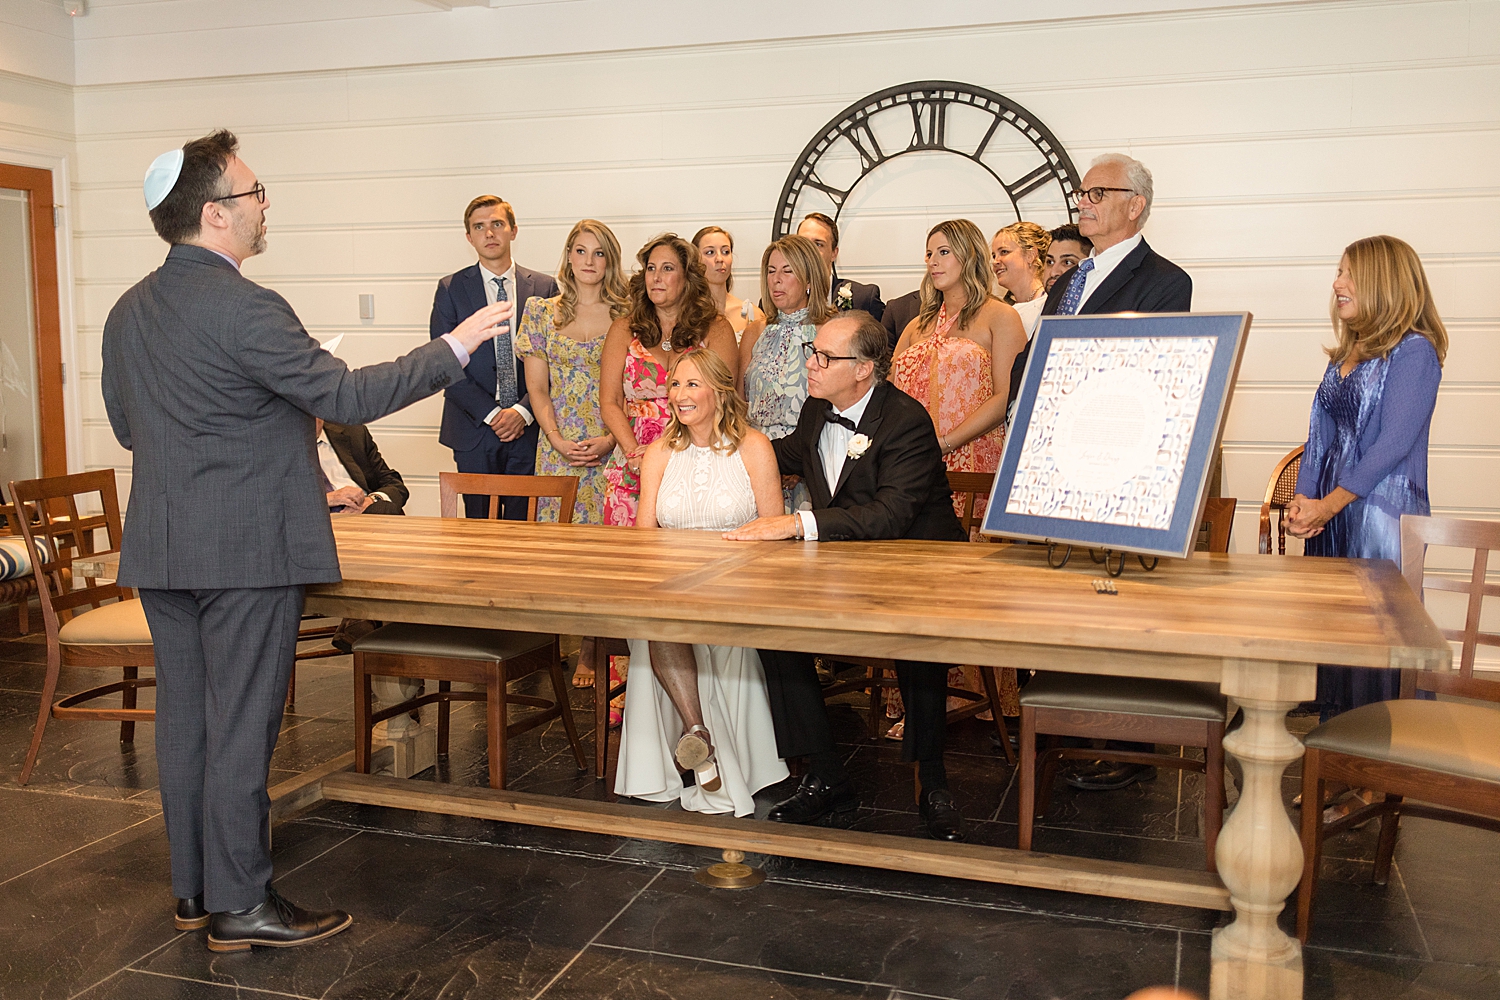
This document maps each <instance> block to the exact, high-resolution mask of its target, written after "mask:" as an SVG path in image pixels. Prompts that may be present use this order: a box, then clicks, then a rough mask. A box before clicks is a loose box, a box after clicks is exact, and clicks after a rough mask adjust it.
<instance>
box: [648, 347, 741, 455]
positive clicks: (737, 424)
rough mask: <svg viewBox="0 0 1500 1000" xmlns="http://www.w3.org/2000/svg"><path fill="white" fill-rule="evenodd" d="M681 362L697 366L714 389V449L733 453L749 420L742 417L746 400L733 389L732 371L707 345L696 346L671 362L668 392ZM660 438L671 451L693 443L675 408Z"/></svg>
mask: <svg viewBox="0 0 1500 1000" xmlns="http://www.w3.org/2000/svg"><path fill="white" fill-rule="evenodd" d="M684 361H691V362H692V363H693V367H694V368H696V369H698V374H699V375H701V376H702V377H703V381H705V382H707V383H708V387H709V388H710V389H712V390H713V391H714V407H715V410H716V413H715V415H714V435H713V444H712V447H713V450H714V451H716V452H719V453H720V454H722V455H733V454H734V453H735V452H736V451H738V450H739V448H740V442H741V441H743V440H745V435H746V434H747V433H748V432H749V430H750V423H749V421H748V420H746V419H745V414H746V412H747V407H746V406H745V401H744V400H743V399H741V398H740V397H739V394H738V393H737V392H735V391H734V374H733V373H732V372H731V371H730V370H729V366H728V365H727V364H725V363H724V359H723V358H721V357H719V356H718V355H717V354H715V353H714V352H713V351H710V350H708V349H707V348H703V347H699V348H695V349H693V350H691V351H688V352H687V353H686V354H682V355H679V356H678V357H677V359H676V360H675V361H673V362H672V369H671V371H669V372H668V373H667V387H668V390H669V391H670V389H671V385H672V379H673V378H675V377H676V376H677V369H678V368H679V367H681V366H682V363H683V362H684ZM661 436H662V440H664V441H666V442H667V447H668V448H671V449H672V450H673V451H681V450H682V449H684V448H686V447H687V446H688V445H689V444H691V443H692V437H691V436H690V435H689V434H688V429H687V428H686V427H685V426H683V425H682V423H681V422H680V421H678V419H677V413H676V411H675V410H674V411H672V417H671V419H670V420H668V421H667V427H666V430H664V431H662V434H661Z"/></svg>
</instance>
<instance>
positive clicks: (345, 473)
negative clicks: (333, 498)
mask: <svg viewBox="0 0 1500 1000" xmlns="http://www.w3.org/2000/svg"><path fill="white" fill-rule="evenodd" d="M318 464H319V465H321V466H322V467H323V475H324V476H327V477H328V482H329V484H330V485H331V486H333V488H334V489H335V490H341V489H343V488H344V487H345V486H353V487H354V488H356V489H358V488H359V484H358V483H356V482H355V481H354V480H353V479H352V478H350V476H349V470H348V469H346V468H344V463H343V462H342V461H341V460H340V459H339V453H338V452H336V451H334V450H333V442H331V441H329V440H328V432H327V431H326V430H321V431H318ZM370 496H372V497H377V498H379V499H381V500H384V501H386V502H387V503H389V502H390V499H391V498H390V497H388V496H386V495H385V494H384V493H371V494H370Z"/></svg>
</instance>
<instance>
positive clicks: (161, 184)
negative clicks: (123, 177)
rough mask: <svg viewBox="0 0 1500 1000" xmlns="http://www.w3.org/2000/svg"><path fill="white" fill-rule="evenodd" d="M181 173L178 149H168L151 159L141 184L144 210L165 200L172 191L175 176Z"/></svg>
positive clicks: (180, 155) (148, 209)
mask: <svg viewBox="0 0 1500 1000" xmlns="http://www.w3.org/2000/svg"><path fill="white" fill-rule="evenodd" d="M181 173H182V150H180V149H172V150H168V151H167V152H165V153H163V154H161V155H160V156H158V157H157V158H156V159H154V160H152V161H151V166H150V167H148V168H146V182H145V184H144V185H142V187H143V188H144V190H145V192H146V211H148V212H149V211H151V210H152V209H154V208H155V207H156V206H157V205H160V204H161V203H162V202H164V201H166V200H167V195H169V194H171V193H172V188H173V187H174V186H175V185H176V184H177V176H178V175H179V174H181Z"/></svg>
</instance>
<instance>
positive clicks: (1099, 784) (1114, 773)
mask: <svg viewBox="0 0 1500 1000" xmlns="http://www.w3.org/2000/svg"><path fill="white" fill-rule="evenodd" d="M1155 778H1156V768H1154V767H1152V766H1151V765H1150V764H1109V765H1106V766H1104V767H1102V768H1099V769H1097V770H1085V771H1077V772H1075V773H1073V774H1070V775H1068V776H1067V779H1066V780H1067V782H1068V784H1070V785H1072V786H1073V787H1074V788H1077V789H1080V790H1081V791H1085V792H1113V791H1115V790H1116V789H1120V788H1129V787H1130V786H1131V785H1133V784H1135V783H1136V782H1137V781H1152V780H1154V779H1155Z"/></svg>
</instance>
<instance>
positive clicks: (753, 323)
mask: <svg viewBox="0 0 1500 1000" xmlns="http://www.w3.org/2000/svg"><path fill="white" fill-rule="evenodd" d="M693 246H695V247H697V248H698V257H699V259H700V260H702V261H703V271H704V277H706V278H707V279H708V290H709V291H710V292H712V293H713V296H714V302H715V303H717V305H718V307H719V313H720V314H721V315H722V316H723V317H724V318H725V319H727V320H729V325H730V326H732V327H734V339H735V341H736V342H740V343H742V342H743V341H744V338H745V331H746V330H749V329H755V330H758V329H760V328H761V327H763V326H765V324H766V317H765V315H764V314H763V313H761V311H760V310H759V309H757V308H756V307H755V303H753V302H751V301H750V300H749V299H742V298H740V297H739V296H737V295H735V294H734V237H733V236H730V235H729V230H727V229H722V228H720V227H719V226H704V227H703V228H702V229H700V230H698V231H697V232H696V233H694V234H693Z"/></svg>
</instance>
